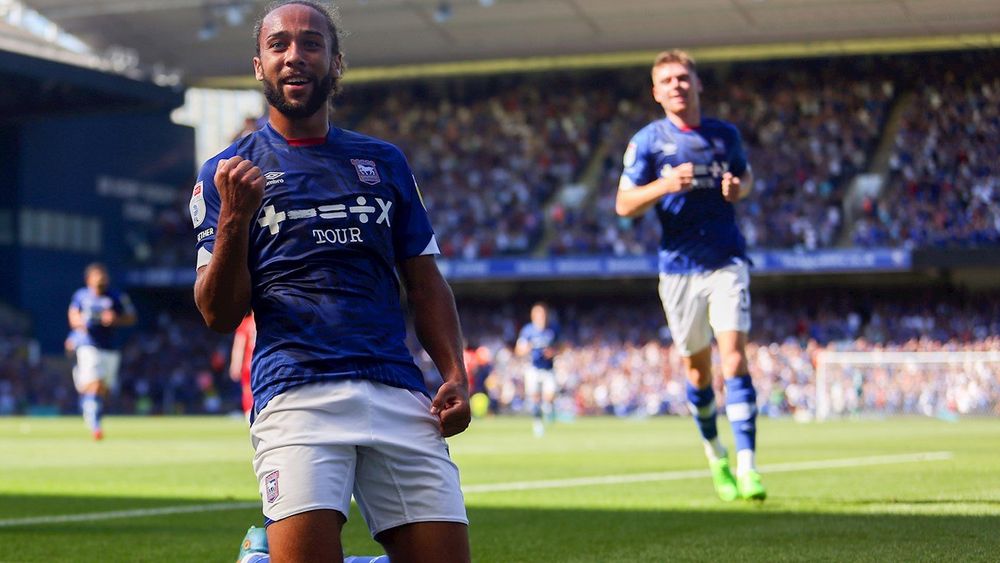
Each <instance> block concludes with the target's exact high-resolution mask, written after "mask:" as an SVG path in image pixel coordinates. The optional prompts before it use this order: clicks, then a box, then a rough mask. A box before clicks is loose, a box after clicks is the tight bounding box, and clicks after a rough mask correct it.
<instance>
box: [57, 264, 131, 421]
mask: <svg viewBox="0 0 1000 563" xmlns="http://www.w3.org/2000/svg"><path fill="white" fill-rule="evenodd" d="M83 280H84V283H85V286H84V287H81V288H80V289H78V290H76V292H75V293H74V294H73V298H72V300H71V301H70V304H69V311H68V312H67V316H68V317H69V328H70V334H69V337H68V338H67V339H66V348H67V351H71V352H72V353H73V354H74V355H75V356H76V366H75V367H74V368H73V384H74V385H75V386H76V390H77V392H78V393H80V411H81V412H83V419H84V421H86V423H87V427H89V428H90V432H91V435H92V436H93V437H94V439H95V440H100V439H102V438H104V430H103V429H102V427H101V417H102V416H103V414H104V401H105V400H106V399H107V395H108V391H111V390H113V389H115V387H116V386H117V383H118V368H119V366H120V365H121V360H122V356H121V352H119V351H118V350H117V349H116V345H115V344H116V343H115V329H116V328H117V327H124V326H131V325H133V324H135V321H136V314H135V307H133V306H132V300H131V299H129V297H128V295H127V294H125V293H122V292H119V291H116V290H113V289H111V288H110V283H111V277H110V276H109V275H108V269H107V268H105V267H104V265H103V264H99V263H96V262H95V263H93V264H91V265H89V266H87V268H86V269H85V270H84V271H83Z"/></svg>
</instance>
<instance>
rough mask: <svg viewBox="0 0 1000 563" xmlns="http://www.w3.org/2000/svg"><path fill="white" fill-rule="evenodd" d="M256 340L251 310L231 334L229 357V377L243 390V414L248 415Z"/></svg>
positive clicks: (251, 398) (255, 328)
mask: <svg viewBox="0 0 1000 563" xmlns="http://www.w3.org/2000/svg"><path fill="white" fill-rule="evenodd" d="M256 342H257V325H256V324H255V323H254V320H253V311H251V312H250V313H248V314H247V316H246V317H244V318H243V322H242V323H240V326H239V328H237V329H236V332H235V333H234V334H233V353H232V357H231V358H230V359H229V377H231V378H232V380H233V381H238V382H239V383H240V389H242V390H243V414H245V415H247V416H248V417H249V416H250V411H251V410H253V393H252V392H251V391H250V360H252V359H253V347H254V344H255V343H256Z"/></svg>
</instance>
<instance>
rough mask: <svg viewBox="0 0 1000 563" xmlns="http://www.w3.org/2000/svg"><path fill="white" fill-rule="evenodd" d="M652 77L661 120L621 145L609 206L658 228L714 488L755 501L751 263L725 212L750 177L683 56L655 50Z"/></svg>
mask: <svg viewBox="0 0 1000 563" xmlns="http://www.w3.org/2000/svg"><path fill="white" fill-rule="evenodd" d="M652 79H653V99H655V100H656V101H657V102H658V103H659V104H660V106H662V107H663V110H664V112H665V113H666V117H665V118H664V119H660V120H657V121H654V122H652V123H650V124H649V125H647V126H646V127H644V128H642V129H641V130H640V131H639V132H638V133H636V134H635V136H634V137H632V140H631V142H629V145H628V149H627V150H626V151H625V157H624V167H625V169H624V172H623V174H622V177H621V181H620V183H619V185H618V194H617V198H616V202H615V209H616V211H617V212H618V214H619V215H621V216H623V217H639V216H641V215H643V214H644V213H646V211H647V210H649V209H650V208H655V209H656V216H657V218H658V219H659V221H660V225H661V227H662V237H661V238H660V251H659V269H660V287H659V293H660V299H661V301H662V303H663V309H664V311H665V313H666V316H667V324H668V326H669V327H670V332H671V334H672V335H673V339H674V343H675V345H676V346H677V347H678V350H679V351H680V353H681V355H682V356H683V357H684V365H685V368H686V372H687V379H688V384H687V398H688V401H689V402H690V406H691V411H692V413H693V414H694V417H695V421H696V422H697V424H698V429H699V430H700V431H701V436H702V438H703V441H704V446H705V454H706V455H707V456H708V460H709V466H710V467H711V469H712V476H713V480H714V484H715V489H716V492H717V493H718V494H719V497H720V498H722V499H723V500H733V499H736V498H737V497H743V498H747V499H757V500H763V499H764V498H765V496H766V494H767V493H766V491H765V490H764V486H763V485H762V484H761V481H760V474H759V473H758V472H757V469H756V466H755V461H754V452H755V449H756V446H755V441H756V417H757V407H756V399H757V397H756V393H755V391H754V387H753V383H752V382H751V380H750V374H749V370H748V368H747V360H746V353H745V347H746V340H747V332H748V331H749V330H750V293H749V286H750V274H749V260H748V259H747V255H746V241H745V240H744V239H743V235H742V234H741V233H740V231H739V228H738V227H737V225H736V217H735V211H734V208H733V203H735V202H737V201H739V200H740V199H742V198H743V197H745V196H746V195H747V194H749V192H750V190H751V186H752V184H753V174H752V173H751V170H750V165H749V164H748V163H747V158H746V154H745V152H744V150H743V143H742V141H741V139H740V135H739V132H738V131H737V130H736V128H735V127H734V126H733V125H732V124H730V123H727V122H724V121H720V120H717V119H710V118H705V117H702V115H701V107H700V101H699V95H700V92H701V88H702V85H701V81H700V80H699V79H698V73H697V71H696V69H695V62H694V60H692V59H691V57H690V56H689V55H688V54H687V53H685V52H684V51H678V50H675V51H666V52H663V53H660V54H659V55H658V56H657V57H656V60H655V62H654V63H653V68H652ZM713 332H714V335H715V340H716V343H717V344H718V346H719V355H720V357H721V360H722V375H723V376H724V378H725V386H726V416H727V417H728V418H729V421H730V423H731V425H732V429H733V434H734V436H735V439H736V459H737V474H736V478H735V479H734V478H733V474H732V471H731V470H730V466H729V459H728V455H727V451H726V449H725V448H724V447H723V446H722V444H721V443H720V441H719V436H718V431H717V428H716V404H715V393H714V391H713V390H712V336H713Z"/></svg>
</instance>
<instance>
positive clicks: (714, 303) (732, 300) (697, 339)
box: [660, 261, 750, 356]
mask: <svg viewBox="0 0 1000 563" xmlns="http://www.w3.org/2000/svg"><path fill="white" fill-rule="evenodd" d="M660 301H661V302H662V303H663V311H664V312H665V313H666V314H667V325H668V326H669V327H670V334H671V336H672V337H673V339H674V345H675V346H677V347H678V350H679V351H680V353H681V355H682V356H691V355H693V354H696V353H698V352H700V351H701V350H704V349H705V348H707V347H708V346H710V345H711V344H712V335H713V331H715V332H728V331H738V332H749V331H750V268H749V267H748V266H747V264H746V263H745V262H742V261H741V262H739V263H736V264H730V265H729V266H726V267H724V268H719V269H718V270H713V271H711V272H700V273H697V274H660Z"/></svg>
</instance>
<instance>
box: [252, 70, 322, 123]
mask: <svg viewBox="0 0 1000 563" xmlns="http://www.w3.org/2000/svg"><path fill="white" fill-rule="evenodd" d="M263 82H264V97H265V98H266V99H267V103H269V104H271V106H273V107H274V109H276V110H278V111H280V112H281V113H282V115H284V116H285V117H288V118H289V119H302V118H305V117H309V116H311V115H313V114H314V113H316V112H317V111H319V109H320V108H321V107H323V104H325V103H327V102H328V101H329V100H330V96H331V94H333V91H334V88H335V87H336V81H335V79H334V77H333V73H332V72H328V73H327V74H326V76H324V77H323V78H322V79H320V80H314V82H313V84H314V87H313V91H312V93H311V94H309V98H307V99H306V101H305V102H293V101H291V100H289V99H288V98H286V97H285V93H284V91H283V90H282V88H281V85H280V84H278V83H276V82H272V81H270V80H267V79H265V80H264V81H263Z"/></svg>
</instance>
